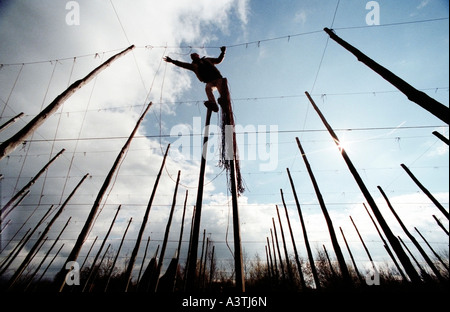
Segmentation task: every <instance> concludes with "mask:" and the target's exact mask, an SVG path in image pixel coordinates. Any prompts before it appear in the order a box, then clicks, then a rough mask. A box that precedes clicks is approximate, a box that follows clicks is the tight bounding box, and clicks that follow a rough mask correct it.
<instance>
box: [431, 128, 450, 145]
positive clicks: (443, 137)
mask: <svg viewBox="0 0 450 312" xmlns="http://www.w3.org/2000/svg"><path fill="white" fill-rule="evenodd" d="M433 134H434V135H435V136H436V137H438V138H439V139H440V140H441V141H442V142H444V143H445V144H447V145H449V140H448V139H447V138H446V137H445V136H443V135H442V134H441V133H439V132H437V131H433Z"/></svg>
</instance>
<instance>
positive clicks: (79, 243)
mask: <svg viewBox="0 0 450 312" xmlns="http://www.w3.org/2000/svg"><path fill="white" fill-rule="evenodd" d="M151 105H152V103H149V104H148V105H147V108H146V109H145V110H144V112H143V113H142V115H141V116H140V118H139V119H138V121H137V123H136V126H135V127H134V129H133V131H132V132H131V134H130V136H129V137H128V139H127V141H126V142H125V144H124V146H123V147H122V149H121V150H120V152H119V154H118V155H117V158H116V160H115V161H114V164H113V166H112V167H111V169H110V171H109V172H108V175H107V176H106V178H105V181H104V182H103V185H102V186H101V188H100V190H99V192H98V194H97V198H96V199H95V201H94V204H93V205H92V208H91V211H90V212H89V215H88V217H87V219H86V222H85V224H84V226H83V228H82V229H81V232H80V234H79V235H78V238H77V240H76V242H75V245H74V247H73V249H72V251H71V252H70V254H69V257H68V258H67V261H76V260H77V259H78V255H79V253H80V251H81V248H82V247H83V244H84V241H85V240H86V238H87V236H88V234H89V231H90V230H91V228H92V226H93V225H94V221H95V216H96V215H97V212H98V209H99V208H100V204H101V202H102V199H103V197H104V195H105V194H106V191H107V189H108V187H109V185H110V184H111V181H112V179H113V176H114V174H115V172H116V171H117V170H118V168H119V165H120V163H121V162H122V159H123V158H124V157H125V154H126V151H127V150H128V148H129V147H130V144H131V141H132V140H133V138H134V135H135V134H136V132H137V130H138V128H139V126H140V124H141V122H142V121H143V120H144V117H145V115H146V114H147V112H148V110H149V109H150V106H151ZM66 263H67V262H66ZM65 267H66V266H65V264H64V266H63V267H62V268H61V270H60V271H59V273H58V275H57V277H56V279H55V282H56V283H55V284H56V285H57V286H58V287H59V291H60V292H61V291H62V290H63V288H64V285H65V274H64V273H65V271H66V269H65Z"/></svg>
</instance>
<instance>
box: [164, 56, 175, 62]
mask: <svg viewBox="0 0 450 312" xmlns="http://www.w3.org/2000/svg"><path fill="white" fill-rule="evenodd" d="M164 61H166V62H168V63H172V61H173V60H172V59H171V58H170V57H168V56H166V57H165V58H164Z"/></svg>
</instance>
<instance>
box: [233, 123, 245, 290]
mask: <svg viewBox="0 0 450 312" xmlns="http://www.w3.org/2000/svg"><path fill="white" fill-rule="evenodd" d="M233 140H234V141H235V140H236V138H235V133H234V128H233ZM235 148H236V144H233V160H232V161H231V162H230V180H231V185H230V186H231V202H232V206H233V237H234V269H235V272H236V290H237V291H238V292H245V280H244V263H243V259H242V245H241V225H240V222H239V207H238V200H237V199H238V192H237V184H236V166H235V165H236V150H235Z"/></svg>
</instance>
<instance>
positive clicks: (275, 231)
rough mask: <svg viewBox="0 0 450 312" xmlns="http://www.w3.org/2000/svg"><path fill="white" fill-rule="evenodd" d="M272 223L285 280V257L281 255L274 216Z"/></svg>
mask: <svg viewBox="0 0 450 312" xmlns="http://www.w3.org/2000/svg"><path fill="white" fill-rule="evenodd" d="M272 223H273V232H274V233H275V241H276V243H277V251H278V259H280V267H281V275H282V277H283V281H284V280H286V274H285V273H284V264H283V258H282V257H281V252H280V243H279V242H278V234H277V227H276V226H275V219H274V218H272Z"/></svg>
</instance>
